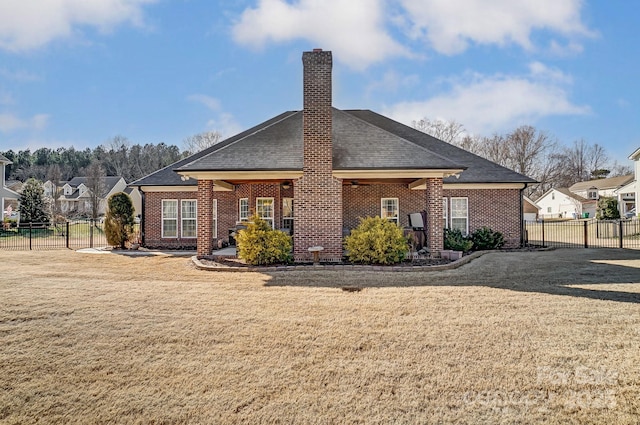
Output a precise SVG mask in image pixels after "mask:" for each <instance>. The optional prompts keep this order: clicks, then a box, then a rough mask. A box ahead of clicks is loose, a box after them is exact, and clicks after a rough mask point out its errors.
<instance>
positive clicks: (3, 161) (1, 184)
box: [0, 155, 20, 218]
mask: <svg viewBox="0 0 640 425" xmlns="http://www.w3.org/2000/svg"><path fill="white" fill-rule="evenodd" d="M9 164H13V163H12V162H11V161H9V159H8V158H7V157H5V156H4V155H0V207H2V210H1V211H2V218H4V216H5V214H4V211H5V209H6V208H7V207H8V206H9V205H12V208H11V209H12V210H14V211H15V210H16V206H17V205H18V200H19V199H20V194H18V192H16V191H14V190H11V189H9V188H8V187H7V185H6V181H5V167H6V166H7V165H9Z"/></svg>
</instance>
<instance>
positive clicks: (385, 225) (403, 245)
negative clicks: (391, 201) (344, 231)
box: [344, 217, 409, 264]
mask: <svg viewBox="0 0 640 425" xmlns="http://www.w3.org/2000/svg"><path fill="white" fill-rule="evenodd" d="M344 247H345V249H346V250H347V252H348V258H349V261H352V262H354V263H362V264H395V263H399V262H401V261H402V260H404V258H405V256H406V255H407V253H408V252H409V244H408V242H407V239H406V238H405V237H404V235H403V234H402V229H401V228H400V227H399V226H398V225H397V224H395V223H393V222H391V221H389V220H387V219H384V218H380V217H366V218H361V219H360V224H359V225H358V227H357V228H355V229H353V230H352V231H351V234H350V235H349V236H347V237H346V238H345V240H344Z"/></svg>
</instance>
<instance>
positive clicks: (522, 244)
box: [520, 183, 527, 248]
mask: <svg viewBox="0 0 640 425" xmlns="http://www.w3.org/2000/svg"><path fill="white" fill-rule="evenodd" d="M526 188H527V184H526V183H525V184H524V187H523V188H522V189H520V248H524V232H525V230H526V229H525V228H524V190H525V189H526Z"/></svg>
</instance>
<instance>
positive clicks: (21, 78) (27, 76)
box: [0, 68, 42, 83]
mask: <svg viewBox="0 0 640 425" xmlns="http://www.w3.org/2000/svg"><path fill="white" fill-rule="evenodd" d="M0 77H2V78H4V79H7V80H11V81H17V82H19V83H24V82H32V81H40V80H42V77H40V76H39V75H36V74H34V73H32V72H29V71H23V70H18V71H11V70H8V69H6V68H0Z"/></svg>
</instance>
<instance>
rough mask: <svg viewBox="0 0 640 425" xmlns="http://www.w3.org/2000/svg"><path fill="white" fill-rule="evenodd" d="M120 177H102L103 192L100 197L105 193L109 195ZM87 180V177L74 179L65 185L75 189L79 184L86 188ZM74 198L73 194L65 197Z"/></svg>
mask: <svg viewBox="0 0 640 425" xmlns="http://www.w3.org/2000/svg"><path fill="white" fill-rule="evenodd" d="M121 178H122V177H114V176H107V177H104V181H103V184H104V187H103V190H104V192H103V193H101V194H100V196H104V195H106V194H107V193H109V192H110V191H111V189H113V186H115V185H116V183H118V182H119V181H120V179H121ZM88 179H89V178H88V177H74V178H72V179H71V180H69V181H68V182H67V183H66V184H68V185H69V186H71V187H73V188H77V187H78V186H80V185H81V184H84V185H85V186H87V180H88ZM77 196H78V195H76V196H75V197H77ZM72 197H74V196H73V194H71V195H67V198H72Z"/></svg>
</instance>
